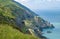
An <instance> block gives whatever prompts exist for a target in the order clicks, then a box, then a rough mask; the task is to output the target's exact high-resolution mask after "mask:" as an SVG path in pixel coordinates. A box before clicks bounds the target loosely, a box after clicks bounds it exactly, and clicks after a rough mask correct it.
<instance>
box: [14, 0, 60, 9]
mask: <svg viewBox="0 0 60 39" xmlns="http://www.w3.org/2000/svg"><path fill="white" fill-rule="evenodd" d="M15 1H18V2H20V3H22V4H23V5H25V6H27V7H29V8H31V9H34V10H35V9H40V10H45V9H60V0H15Z"/></svg>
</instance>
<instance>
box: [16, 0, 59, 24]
mask: <svg viewBox="0 0 60 39" xmlns="http://www.w3.org/2000/svg"><path fill="white" fill-rule="evenodd" d="M15 1H17V2H19V3H21V4H23V5H24V6H26V7H28V8H29V9H31V10H32V11H34V12H35V13H36V14H38V15H39V16H40V17H42V18H43V19H45V20H47V21H49V22H51V23H52V22H53V23H54V22H55V23H60V0H15Z"/></svg>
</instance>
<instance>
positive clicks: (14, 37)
mask: <svg viewBox="0 0 60 39" xmlns="http://www.w3.org/2000/svg"><path fill="white" fill-rule="evenodd" d="M0 39H38V38H37V37H34V36H32V35H28V34H23V33H21V32H20V31H19V30H17V29H15V28H13V27H11V26H9V25H7V24H1V25H0Z"/></svg>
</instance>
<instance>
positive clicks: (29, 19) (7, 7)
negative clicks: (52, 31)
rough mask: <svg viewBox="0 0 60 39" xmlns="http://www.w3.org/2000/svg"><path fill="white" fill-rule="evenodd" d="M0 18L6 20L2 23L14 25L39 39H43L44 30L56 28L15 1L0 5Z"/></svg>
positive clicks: (9, 0)
mask: <svg viewBox="0 0 60 39" xmlns="http://www.w3.org/2000/svg"><path fill="white" fill-rule="evenodd" d="M1 1H2V0H1ZM3 4H4V5H3ZM0 17H2V18H1V19H0V20H2V19H5V20H4V21H5V22H2V21H0V23H6V24H9V25H13V27H15V28H17V29H19V30H20V31H21V32H23V33H29V34H32V35H36V36H38V37H41V34H42V33H41V31H42V30H43V29H48V28H54V26H53V25H52V24H50V23H49V22H47V21H45V20H44V19H42V18H41V17H39V16H38V15H37V14H35V13H34V12H33V11H31V10H30V9H28V8H27V7H25V6H23V5H21V4H19V3H17V2H16V1H13V0H8V1H6V0H5V1H4V2H2V3H0Z"/></svg>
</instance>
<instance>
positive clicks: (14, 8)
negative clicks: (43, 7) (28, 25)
mask: <svg viewBox="0 0 60 39" xmlns="http://www.w3.org/2000/svg"><path fill="white" fill-rule="evenodd" d="M23 13H24V10H23V8H22V7H20V6H18V4H16V3H15V2H13V0H0V39H38V38H37V37H34V36H32V35H28V34H23V33H22V32H20V30H18V29H16V28H17V27H16V26H17V25H16V21H15V19H16V17H18V16H22V14H23ZM22 30H23V31H25V29H24V28H23V29H22Z"/></svg>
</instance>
